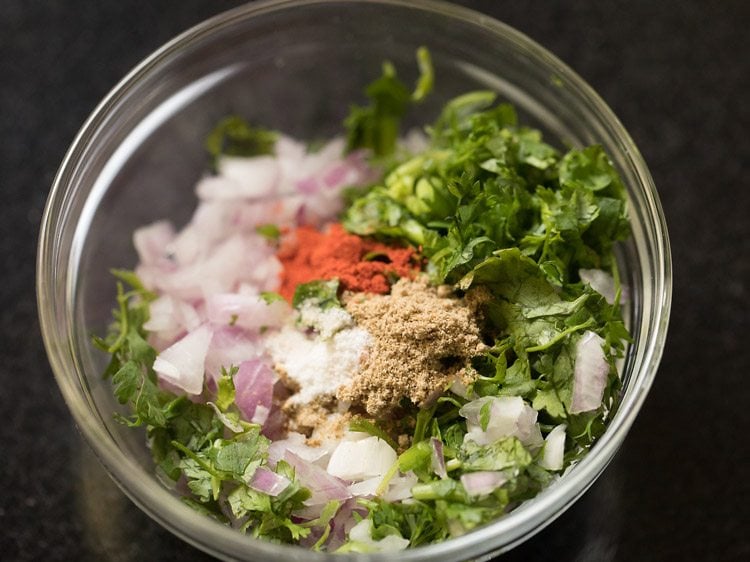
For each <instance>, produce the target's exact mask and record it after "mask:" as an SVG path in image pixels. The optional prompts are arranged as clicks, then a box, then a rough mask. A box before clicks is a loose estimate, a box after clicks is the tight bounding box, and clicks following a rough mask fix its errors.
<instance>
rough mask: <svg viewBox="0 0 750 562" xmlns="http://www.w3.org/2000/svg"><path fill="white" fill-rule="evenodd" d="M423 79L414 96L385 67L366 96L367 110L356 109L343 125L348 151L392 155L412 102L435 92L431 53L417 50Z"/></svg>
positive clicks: (387, 64)
mask: <svg viewBox="0 0 750 562" xmlns="http://www.w3.org/2000/svg"><path fill="white" fill-rule="evenodd" d="M417 63H418V66H419V72H420V77H419V80H418V82H417V85H416V87H415V90H414V92H413V93H412V94H410V93H409V90H408V89H407V87H406V86H405V85H404V83H403V82H401V80H399V79H398V77H397V76H396V69H395V67H394V66H393V64H392V63H390V62H387V61H386V62H384V63H383V69H382V72H383V74H382V76H381V77H380V78H378V79H377V80H375V81H374V82H372V83H370V84H369V85H368V86H367V88H366V89H365V93H366V94H367V97H368V98H369V100H370V104H369V105H367V106H357V105H353V106H352V107H351V108H350V111H349V116H348V117H347V118H346V120H345V121H344V126H345V127H346V129H347V139H346V150H347V152H351V151H352V150H356V149H358V148H368V149H370V150H372V153H373V154H374V155H375V156H376V157H381V158H382V157H385V156H389V155H391V154H392V153H393V151H394V150H395V148H396V142H397V140H398V136H399V128H400V125H401V119H402V117H403V116H404V114H405V113H406V110H407V108H408V107H409V105H410V104H411V103H412V102H420V101H422V100H423V99H424V98H425V97H426V96H427V94H428V93H429V92H430V90H432V86H433V82H434V74H433V70H432V61H431V60H430V54H429V51H428V50H427V49H426V48H425V47H420V48H419V49H418V50H417Z"/></svg>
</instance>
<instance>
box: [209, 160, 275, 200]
mask: <svg viewBox="0 0 750 562" xmlns="http://www.w3.org/2000/svg"><path fill="white" fill-rule="evenodd" d="M217 169H218V172H219V175H218V177H219V178H221V179H224V180H228V181H227V183H226V184H225V185H223V186H219V185H218V184H217V185H213V186H209V187H213V188H214V190H215V191H212V190H211V189H207V188H205V187H203V186H204V185H205V184H204V183H203V182H201V183H199V184H198V188H197V190H198V197H200V198H201V199H215V198H221V199H247V198H262V197H268V196H270V195H273V194H274V193H275V192H276V191H277V187H278V183H279V180H280V172H281V170H280V168H279V163H278V161H277V159H276V157H274V156H253V157H250V158H248V157H238V156H222V157H221V158H219V160H218V162H217ZM230 184H233V185H231V187H230ZM202 187H203V189H201V188H202Z"/></svg>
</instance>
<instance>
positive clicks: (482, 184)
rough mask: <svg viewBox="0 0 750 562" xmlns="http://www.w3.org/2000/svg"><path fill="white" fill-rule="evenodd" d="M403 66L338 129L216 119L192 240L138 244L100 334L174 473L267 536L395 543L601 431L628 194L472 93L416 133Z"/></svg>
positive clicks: (426, 66) (552, 470)
mask: <svg viewBox="0 0 750 562" xmlns="http://www.w3.org/2000/svg"><path fill="white" fill-rule="evenodd" d="M418 60H419V63H420V71H421V76H420V79H419V81H418V82H417V84H416V86H415V88H414V89H413V91H410V89H409V88H407V87H406V86H405V85H404V84H403V83H401V81H400V80H399V79H398V77H397V76H396V73H395V69H394V68H393V66H392V65H390V64H388V63H386V64H385V65H384V69H383V76H382V77H381V78H379V79H378V80H376V81H375V82H373V83H372V84H370V86H368V88H367V95H368V97H369V105H366V106H363V107H357V106H355V107H353V108H352V111H351V113H350V116H349V118H348V119H347V120H346V122H345V126H346V133H347V134H346V137H343V136H342V137H340V138H334V139H331V140H327V141H325V142H322V143H320V142H318V143H315V144H316V145H315V146H313V145H312V144H306V143H304V142H301V141H299V140H295V139H292V138H290V137H288V136H286V135H284V134H282V133H280V132H275V131H270V130H265V129H257V128H253V127H251V126H249V125H248V124H247V123H246V122H244V121H243V120H242V119H240V118H236V117H232V118H228V119H226V120H224V121H222V122H221V123H220V124H219V125H218V126H217V128H216V129H215V130H214V132H213V133H212V134H211V135H210V136H209V137H208V139H207V146H208V148H209V150H210V151H211V153H212V154H213V156H214V158H215V159H214V169H213V170H212V172H211V173H210V174H207V175H206V176H205V177H204V178H203V179H202V180H201V181H200V182H199V183H198V185H197V186H196V193H197V195H198V200H199V204H198V207H197V209H196V211H195V213H194V215H193V217H192V219H191V220H190V222H189V223H188V224H187V225H185V226H184V227H183V228H182V229H180V230H179V231H177V230H176V229H175V228H174V226H173V225H172V224H171V223H170V222H168V221H166V220H164V221H159V222H156V223H154V224H151V225H146V226H144V227H143V228H141V229H139V230H137V231H136V232H135V233H134V244H135V247H136V249H137V252H138V255H139V259H140V262H139V264H138V266H137V267H136V268H135V270H134V272H129V271H122V270H119V271H116V272H115V275H116V276H117V277H118V278H119V283H118V307H117V309H116V310H115V322H114V324H113V326H112V329H111V331H110V333H109V334H108V335H107V336H106V337H105V338H102V339H97V340H96V342H97V344H98V345H99V347H100V348H101V349H103V350H105V351H106V352H108V353H110V354H111V355H112V359H111V362H110V365H109V367H108V369H107V372H106V373H105V375H106V376H109V377H111V378H112V383H113V388H114V392H115V394H116V396H117V398H118V399H119V400H120V402H122V403H126V404H128V405H129V407H130V414H129V415H121V414H120V415H119V417H120V419H121V421H123V423H126V424H129V425H132V426H145V427H146V430H147V435H148V443H149V446H150V449H151V453H152V456H153V458H154V461H155V466H156V471H157V473H158V475H159V477H160V478H161V479H162V480H163V481H164V482H165V484H167V485H168V486H170V487H171V488H172V489H174V490H175V492H176V493H178V494H179V495H180V496H181V497H182V499H183V501H185V502H186V503H188V504H189V505H190V506H192V507H194V508H195V509H196V510H198V511H200V512H202V513H205V514H206V515H207V516H210V517H212V518H214V519H216V520H219V521H221V522H223V523H226V524H228V525H230V526H232V527H234V528H237V529H238V530H240V531H242V532H245V533H248V534H250V535H251V536H254V537H258V538H263V539H268V540H272V541H278V542H286V543H294V544H299V545H301V546H304V547H308V548H312V549H315V550H323V551H329V552H376V551H382V552H390V551H397V550H402V549H404V548H407V547H416V546H420V545H424V544H429V543H434V542H438V541H441V540H444V539H447V538H449V537H453V536H458V535H461V534H463V533H466V532H467V531H470V530H471V529H473V528H475V527H477V526H479V525H482V524H484V523H487V522H489V521H491V520H493V519H496V518H498V517H501V516H502V515H503V514H505V513H507V512H508V511H509V510H511V509H513V508H514V507H515V506H517V505H518V504H519V503H520V502H523V501H524V500H527V499H530V498H532V497H534V496H535V495H536V494H537V493H538V492H539V491H541V490H542V489H544V488H545V487H547V486H549V485H550V484H551V483H552V482H554V481H555V480H556V479H557V478H559V477H560V476H561V475H562V474H563V472H564V471H565V470H566V469H567V468H568V467H570V466H572V465H573V464H575V463H576V462H577V461H578V460H579V459H580V458H581V457H582V456H583V455H585V454H586V452H587V451H588V449H589V448H590V447H591V446H592V444H593V443H594V441H595V440H596V438H597V437H598V436H599V435H601V433H602V432H603V431H604V428H605V427H606V424H607V422H608V420H609V419H611V416H612V415H613V413H614V410H615V409H616V407H617V402H618V391H619V389H620V385H621V380H620V377H619V375H618V371H617V366H616V363H617V361H618V359H619V358H620V357H622V355H623V351H624V347H625V344H626V343H627V341H628V339H629V335H628V332H627V330H626V329H625V326H624V323H623V320H622V317H621V312H620V305H621V302H622V300H623V298H624V294H625V291H624V288H623V287H622V286H621V284H620V281H619V278H620V276H619V272H618V269H617V261H616V259H615V257H614V253H613V247H614V245H615V244H616V242H617V241H620V240H624V239H625V238H626V237H627V236H628V234H629V222H628V217H627V213H626V202H625V189H624V187H623V185H622V182H621V180H620V178H619V176H618V174H617V172H616V171H615V169H614V167H613V165H612V164H611V163H610V161H609V159H608V157H607V155H606V154H605V152H604V151H603V149H602V148H601V147H598V146H589V147H586V148H583V149H570V150H567V151H565V152H561V151H560V150H559V149H557V148H555V147H553V146H551V145H549V144H547V143H545V141H544V140H543V138H542V135H541V133H540V132H539V131H537V130H534V129H531V128H528V127H524V126H522V125H519V124H518V122H517V117H516V114H515V111H514V109H513V107H512V106H510V105H509V104H503V103H500V104H498V103H496V96H495V94H493V93H491V92H488V91H476V92H470V93H467V94H464V95H462V96H459V97H457V98H455V99H453V100H452V101H450V102H449V103H448V104H446V105H445V107H444V109H443V111H442V113H441V114H440V115H439V116H438V118H437V119H436V120H435V121H434V123H432V124H431V125H430V126H429V127H426V129H425V132H424V133H410V134H407V135H405V136H404V137H400V136H399V135H400V133H399V122H400V119H401V117H402V115H403V113H404V112H405V111H406V110H407V108H408V106H409V105H410V104H412V103H419V102H420V101H421V100H422V99H423V98H424V96H426V95H427V94H428V92H429V90H430V88H431V87H432V82H433V76H432V69H431V65H430V62H429V54H428V52H427V51H426V50H424V49H422V50H420V51H419V54H418Z"/></svg>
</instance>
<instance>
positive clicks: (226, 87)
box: [37, 0, 671, 561]
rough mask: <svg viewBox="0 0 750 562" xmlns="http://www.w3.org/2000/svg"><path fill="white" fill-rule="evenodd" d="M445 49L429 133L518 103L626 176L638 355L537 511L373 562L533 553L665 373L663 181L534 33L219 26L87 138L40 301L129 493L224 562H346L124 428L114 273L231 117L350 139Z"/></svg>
mask: <svg viewBox="0 0 750 562" xmlns="http://www.w3.org/2000/svg"><path fill="white" fill-rule="evenodd" d="M420 45H426V46H428V47H429V49H430V51H431V54H432V57H433V61H434V65H435V71H436V77H437V81H436V88H435V91H434V92H433V94H432V95H431V96H430V97H429V98H428V99H427V101H426V103H424V104H423V105H421V106H420V107H419V108H418V111H416V112H415V114H414V115H413V116H412V118H413V123H412V124H417V123H426V122H430V121H431V120H432V119H433V118H434V117H435V116H436V115H437V111H438V108H439V107H441V106H442V104H443V103H444V102H445V101H447V100H448V99H450V98H451V97H453V96H455V95H457V94H460V93H464V92H466V91H469V90H472V89H477V88H485V89H492V90H495V91H497V92H498V93H499V94H500V97H501V98H504V99H505V100H507V101H510V102H512V103H513V104H515V106H516V107H517V109H518V111H519V116H520V119H521V121H522V122H524V123H525V124H528V125H530V126H534V127H537V128H539V129H541V130H542V131H543V132H544V133H545V135H546V136H547V139H548V140H549V141H551V142H552V143H553V144H557V145H559V146H568V145H570V146H581V145H585V144H591V143H599V144H601V145H603V146H604V148H605V149H606V151H607V152H608V153H609V155H610V157H611V159H612V161H613V163H614V165H615V166H616V168H617V169H618V170H619V172H620V173H621V174H622V178H623V180H624V183H625V185H626V186H627V189H628V194H629V212H630V217H631V220H632V225H633V236H632V238H631V239H630V241H629V242H628V243H626V244H624V245H623V246H622V247H621V249H620V250H621V251H620V259H621V261H622V267H623V270H624V271H625V272H626V275H625V282H626V283H627V284H628V285H629V286H630V292H631V298H630V301H629V304H628V308H627V310H626V318H627V321H628V322H629V324H630V327H631V332H632V335H633V342H632V344H631V345H630V346H629V348H628V351H627V355H626V357H625V361H624V365H623V369H622V376H623V380H624V389H623V397H622V402H621V404H620V407H619V409H618V411H617V412H616V414H615V415H614V417H613V419H612V421H611V423H610V425H609V428H608V429H607V431H606V432H605V434H604V435H603V436H602V437H601V438H600V439H599V441H598V442H597V443H596V444H595V446H594V447H593V449H592V450H591V452H590V453H589V454H588V455H587V456H586V457H585V458H584V459H583V460H582V461H581V462H580V463H579V464H577V465H576V466H574V467H573V468H572V469H571V470H569V471H568V473H567V474H565V476H564V477H563V478H562V479H560V480H559V481H558V482H557V483H555V484H554V485H552V486H551V487H550V488H548V489H547V490H545V491H544V492H542V493H541V494H539V495H538V496H537V497H536V498H535V499H533V500H531V501H528V502H526V503H524V504H522V505H520V506H519V507H518V508H517V509H515V510H514V511H512V512H511V513H509V514H508V515H507V516H505V517H503V518H502V519H500V520H498V521H495V522H494V523H491V524H488V525H486V526H484V527H481V528H479V529H477V530H474V531H472V532H470V533H468V534H466V535H464V536H461V537H458V538H454V539H451V540H449V541H447V542H444V543H441V544H438V545H432V546H426V547H420V548H417V549H413V550H407V551H404V552H401V553H399V554H398V555H393V554H382V555H358V556H355V555H352V556H354V557H355V558H357V559H367V560H396V559H398V560H404V561H405V560H415V561H416V560H432V561H442V560H459V559H468V558H483V557H489V556H492V555H493V554H497V553H499V552H502V551H505V550H508V549H510V548H512V547H513V546H514V545H516V544H518V543H520V542H521V541H523V540H526V539H528V538H529V537H531V536H532V535H533V534H534V533H536V532H538V531H539V530H540V529H542V528H543V527H544V526H545V525H547V524H549V523H550V522H551V521H552V520H554V519H555V518H556V517H557V516H558V515H560V513H562V512H563V511H564V510H565V509H566V508H567V507H569V506H570V505H571V504H572V503H573V502H574V501H575V500H576V499H577V498H578V497H580V496H581V495H582V494H583V493H584V492H585V491H586V489H587V488H588V487H589V486H591V484H592V483H593V482H594V480H595V479H596V478H597V476H598V475H599V474H600V473H601V472H602V471H603V470H604V468H605V467H606V466H607V464H608V463H609V462H610V460H611V459H612V457H613V455H614V454H615V452H616V451H617V449H618V448H619V446H620V445H621V444H622V442H623V439H624V438H625V435H626V433H627V432H628V430H629V428H630V426H631V424H632V423H633V420H634V418H635V416H636V414H637V413H638V410H639V409H640V407H641V405H642V403H643V401H644V399H645V397H646V394H647V392H648V390H649V387H650V386H651V383H652V381H653V378H654V375H655V373H656V368H657V364H658V362H659V359H660V357H661V353H662V348H663V345H664V341H665V337H666V331H667V323H668V317H669V305H670V300H671V262H670V252H669V244H668V239H667V230H666V226H665V221H664V217H663V214H662V210H661V206H660V203H659V201H658V198H657V194H656V190H655V187H654V185H653V181H652V179H651V176H650V174H649V171H648V169H647V167H646V165H645V163H644V161H643V159H642V157H641V155H640V154H639V152H638V149H637V148H636V147H635V145H634V144H633V141H632V140H631V138H630V137H629V136H628V133H627V132H626V131H625V130H624V128H623V127H622V125H621V124H620V123H619V121H618V120H617V118H616V117H615V116H614V115H613V114H612V112H611V110H610V109H609V108H608V107H607V106H606V105H605V103H604V102H603V101H602V100H601V99H600V98H599V97H598V96H597V94H596V93H595V92H594V91H593V90H592V89H591V88H590V87H589V86H587V85H586V84H585V83H584V82H583V81H582V80H581V79H580V78H579V77H578V76H577V75H576V74H575V73H574V72H572V71H571V70H570V69H569V68H568V67H566V66H565V65H564V64H563V63H562V62H560V61H559V60H558V59H557V58H555V57H554V56H553V55H551V54H550V53H548V52H547V51H546V50H544V49H543V48H542V47H540V46H539V45H537V44H536V43H534V42H532V41H531V40H529V39H528V38H527V37H525V36H523V35H522V34H520V33H519V32H517V31H515V30H513V29H511V28H509V27H508V26H506V25H503V24H502V23H499V22H497V21H495V20H493V19H491V18H489V17H487V16H484V15H481V14H479V13H476V12H473V11H470V10H467V9H464V8H461V7H457V6H452V5H449V4H444V3H437V2H432V1H417V2H409V1H405V0H403V1H402V0H368V1H346V0H320V1H311V2H303V1H278V2H268V3H252V4H248V5H246V6H243V7H240V8H238V9H235V10H232V11H229V12H226V13H224V14H222V15H219V16H217V17H215V18H213V19H210V20H208V21H206V22H204V23H202V24H200V25H198V26H196V27H194V28H193V29H191V30H189V31H187V32H186V33H184V34H182V35H180V36H179V37H177V38H176V39H174V40H172V41H171V42H169V43H168V44H166V45H165V46H164V47H162V48H161V49H159V50H158V51H157V52H156V53H154V54H153V55H151V56H150V57H149V58H147V59H146V60H145V61H143V62H142V63H141V64H140V65H139V66H138V67H137V68H136V69H135V70H133V71H132V72H131V73H130V74H129V75H128V76H127V77H126V78H125V79H124V80H123V81H122V82H120V83H119V84H118V85H117V86H116V87H115V89H114V90H113V91H112V92H111V93H110V94H109V95H108V96H107V97H106V98H105V99H104V101H102V102H101V104H100V105H99V106H98V107H97V109H96V110H95V111H94V113H93V114H92V115H91V117H90V118H89V119H88V121H87V122H86V123H85V124H84V126H83V128H82V129H81V131H80V133H79V134H78V136H77V137H76V139H75V141H74V142H73V145H72V146H71V148H70V150H69V151H68V153H67V155H66V157H65V159H64V161H63V163H62V166H61V167H60V170H59V172H58V174H57V176H56V178H55V181H54V184H53V186H52V190H51V193H50V196H49V200H48V202H47V206H46V210H45V214H44V218H43V223H42V229H41V235H40V244H39V254H38V272H37V273H38V277H37V289H38V301H39V311H40V318H41V325H42V332H43V335H44V340H45V345H46V348H47V353H48V355H49V359H50V363H51V365H52V368H53V371H54V373H55V377H56V378H57V382H58V384H59V386H60V388H61V390H62V394H63V396H64V398H65V400H66V402H67V403H68V406H69V407H70V410H71V412H72V414H73V417H74V419H75V421H76V423H77V424H78V427H79V428H80V430H81V432H82V433H83V435H84V436H85V438H86V440H87V441H88V443H89V444H90V446H91V447H92V448H93V450H94V451H95V453H96V455H97V456H98V458H99V460H100V461H101V462H102V464H103V465H104V466H105V468H106V469H107V471H108V472H109V474H110V475H111V476H112V478H113V479H114V481H115V482H117V484H118V485H119V486H120V487H121V488H122V490H123V491H124V492H125V493H126V494H127V495H128V496H129V497H130V498H131V499H132V500H133V501H134V502H135V503H136V504H137V505H138V506H140V507H141V508H142V509H143V510H144V511H145V512H146V513H148V514H149V515H150V516H151V517H153V518H154V519H155V520H156V521H158V522H159V523H160V524H162V525H163V526H164V527H166V528H167V529H169V530H170V531H172V532H173V533H175V534H177V535H178V536H180V537H181V538H183V539H184V540H186V541H188V542H190V543H192V544H193V545H195V546H196V547H198V548H200V549H203V550H205V551H206V552H209V553H211V554H213V555H215V556H218V557H221V558H228V559H240V560H245V559H246V560H251V559H253V560H255V559H265V560H285V561H286V560H324V559H335V560H341V557H340V555H324V554H319V553H313V552H309V551H307V550H303V549H301V548H298V547H292V546H284V545H277V544H271V543H268V542H263V541H257V540H252V539H250V538H248V537H246V536H244V535H242V534H240V533H238V532H236V531H233V530H231V529H229V528H226V527H224V526H222V525H220V524H219V523H215V522H213V521H212V520H210V519H208V518H206V517H204V516H202V515H199V514H197V513H196V512H194V511H193V510H192V509H190V508H189V507H187V506H185V505H183V504H182V503H181V502H180V501H179V500H178V499H177V497H176V496H175V495H173V494H172V493H171V492H170V491H169V490H167V489H166V488H165V487H164V486H163V485H162V484H161V483H160V482H159V481H158V480H157V478H156V476H155V473H154V470H153V467H152V464H151V459H150V456H149V452H148V450H147V448H146V446H145V439H144V436H143V434H142V433H139V432H137V431H133V430H132V429H129V428H127V427H124V426H122V425H120V424H119V423H117V422H116V421H114V419H113V415H112V414H113V412H115V411H122V410H121V407H120V406H119V405H118V404H117V403H116V401H115V399H114V398H113V395H112V391H111V388H110V383H109V381H104V380H102V377H101V373H102V371H103V369H104V367H105V364H106V360H107V358H106V357H104V356H103V355H102V354H101V353H100V352H98V351H97V350H96V349H95V348H94V347H93V346H92V344H91V335H92V334H102V333H104V331H105V329H106V326H107V324H108V323H109V320H110V318H111V316H110V314H111V309H112V307H113V303H114V302H115V283H114V282H113V278H112V276H111V274H110V273H109V270H110V268H122V267H126V268H127V267H133V266H134V265H135V263H136V255H135V252H134V250H133V248H132V243H131V234H132V232H133V230H134V229H135V228H136V227H138V226H142V225H144V224H147V223H150V222H152V221H155V220H157V219H160V218H164V217H169V218H171V219H172V220H173V221H174V222H175V223H176V224H177V225H180V224H183V223H184V222H186V221H187V219H188V218H189V216H190V214H191V212H192V210H193V209H194V207H195V205H196V199H195V197H194V195H193V186H194V184H195V182H196V181H197V180H198V179H199V178H200V177H201V175H202V174H203V173H204V170H205V169H206V168H207V166H208V157H207V156H206V154H205V152H204V148H203V139H204V138H205V135H206V133H207V132H208V131H209V130H210V129H211V128H212V126H213V125H214V124H215V123H216V122H217V121H218V120H219V119H220V118H221V117H223V116H225V115H226V114H228V113H238V114H241V115H243V116H245V117H246V118H248V119H249V120H250V121H251V122H254V123H257V124H260V125H263V126H266V127H271V128H275V129H279V130H281V131H284V132H286V133H288V134H290V135H293V136H295V137H298V138H301V139H315V138H321V137H327V136H331V135H334V134H337V133H339V132H340V131H341V122H342V119H343V118H344V117H345V115H346V114H347V111H348V107H349V104H350V103H351V102H353V101H362V90H363V86H364V85H365V84H366V83H368V82H369V81H370V80H371V79H372V78H374V77H375V76H378V75H379V72H380V66H381V63H382V61H383V60H384V59H389V60H391V61H392V62H393V63H394V64H395V65H396V67H397V68H398V69H399V73H400V75H401V76H402V78H404V79H405V80H406V81H407V83H409V82H411V81H412V80H413V79H414V78H415V77H416V69H415V66H416V65H415V64H414V53H415V50H416V48H417V47H418V46H420Z"/></svg>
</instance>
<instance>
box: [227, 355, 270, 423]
mask: <svg viewBox="0 0 750 562" xmlns="http://www.w3.org/2000/svg"><path fill="white" fill-rule="evenodd" d="M275 382H276V373H274V371H273V369H271V367H269V366H268V365H267V364H266V363H265V361H262V360H261V359H250V360H249V361H243V362H242V363H241V364H240V367H239V370H238V371H237V374H236V375H234V388H235V399H234V401H235V403H236V404H237V407H238V408H239V410H240V412H241V413H242V416H243V417H244V418H245V419H247V420H252V419H253V417H254V416H255V412H256V409H257V408H258V406H260V407H262V408H265V412H266V417H268V412H269V411H270V409H271V402H272V400H273V385H274V383H275ZM263 421H265V419H264V420H263Z"/></svg>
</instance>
